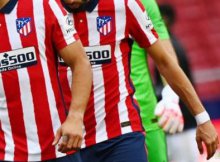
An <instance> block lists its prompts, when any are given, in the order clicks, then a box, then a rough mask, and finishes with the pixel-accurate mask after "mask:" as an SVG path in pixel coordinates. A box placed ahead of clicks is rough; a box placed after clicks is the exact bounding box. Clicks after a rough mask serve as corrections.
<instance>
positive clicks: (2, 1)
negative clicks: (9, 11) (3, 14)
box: [0, 0, 9, 9]
mask: <svg viewBox="0 0 220 162" xmlns="http://www.w3.org/2000/svg"><path fill="white" fill-rule="evenodd" d="M8 2H9V0H0V9H1V8H2V7H4V6H5V5H6V4H7V3H8Z"/></svg>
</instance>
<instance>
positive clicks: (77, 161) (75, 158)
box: [44, 152, 82, 162]
mask: <svg viewBox="0 0 220 162" xmlns="http://www.w3.org/2000/svg"><path fill="white" fill-rule="evenodd" d="M44 162H82V160H81V157H80V154H79V152H76V153H74V154H70V155H67V156H64V157H60V158H57V159H52V160H46V161H44Z"/></svg>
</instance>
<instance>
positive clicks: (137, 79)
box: [131, 0, 183, 162]
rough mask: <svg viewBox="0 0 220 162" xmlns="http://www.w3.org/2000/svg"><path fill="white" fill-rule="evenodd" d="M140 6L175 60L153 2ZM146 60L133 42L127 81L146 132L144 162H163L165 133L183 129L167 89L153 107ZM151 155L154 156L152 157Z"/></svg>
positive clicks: (175, 100)
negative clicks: (130, 82)
mask: <svg viewBox="0 0 220 162" xmlns="http://www.w3.org/2000/svg"><path fill="white" fill-rule="evenodd" d="M142 3H143V5H144V7H145V9H146V11H147V13H148V15H149V17H150V18H151V20H152V23H153V25H154V28H155V30H156V31H157V33H158V35H159V37H160V39H161V42H162V43H163V45H164V46H165V47H166V49H168V50H169V51H170V52H171V54H173V55H174V56H173V57H175V52H174V51H173V48H172V45H171V43H170V40H169V34H168V31H167V29H166V26H165V24H164V22H163V20H162V18H161V15H160V11H159V8H158V6H157V3H156V1H155V0H142ZM147 60H148V59H147V53H146V50H145V49H143V48H140V47H139V46H138V44H137V43H136V42H134V44H133V47H132V54H131V78H132V81H133V83H134V87H135V90H136V91H135V97H136V98H137V101H138V103H139V105H140V110H141V118H142V123H143V126H144V128H145V131H146V138H145V142H146V145H147V150H148V160H149V161H150V162H167V161H168V158H167V147H166V138H165V132H168V133H172V134H173V133H176V132H181V131H182V129H183V119H182V113H181V111H180V109H179V105H178V103H179V97H178V96H177V95H176V94H175V92H173V90H172V89H171V88H170V87H169V86H168V85H167V86H165V87H164V88H163V96H164V97H163V98H162V100H161V101H160V102H159V103H158V104H157V99H156V96H155V92H154V88H153V86H152V81H151V77H150V73H149V68H148V62H147ZM156 115H158V116H159V117H160V118H158V117H157V116H156ZM164 119H166V120H164ZM159 125H160V126H159ZM161 127H162V128H161ZM164 131H165V132H164ZM155 152H157V153H156V154H155Z"/></svg>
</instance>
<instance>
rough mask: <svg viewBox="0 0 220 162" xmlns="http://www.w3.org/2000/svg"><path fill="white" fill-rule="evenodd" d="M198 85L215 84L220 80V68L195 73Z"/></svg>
mask: <svg viewBox="0 0 220 162" xmlns="http://www.w3.org/2000/svg"><path fill="white" fill-rule="evenodd" d="M193 74H194V76H195V82H196V83H205V82H214V81H219V80H220V67H218V68H212V69H211V68H210V69H205V70H195V71H194V72H193Z"/></svg>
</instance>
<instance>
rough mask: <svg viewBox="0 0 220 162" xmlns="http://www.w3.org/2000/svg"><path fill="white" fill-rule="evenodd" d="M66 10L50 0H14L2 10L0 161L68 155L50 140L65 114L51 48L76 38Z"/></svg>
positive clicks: (55, 61)
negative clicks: (59, 150) (61, 151)
mask: <svg viewBox="0 0 220 162" xmlns="http://www.w3.org/2000/svg"><path fill="white" fill-rule="evenodd" d="M66 14H67V13H66V11H65V10H64V8H63V7H62V6H61V4H60V2H59V1H57V2H56V1H54V0H28V1H27V0H18V1H16V0H13V1H9V2H8V3H7V4H6V6H4V7H3V8H2V9H1V10H0V24H1V26H0V35H1V36H0V42H1V43H0V161H42V160H47V159H55V158H58V157H63V156H65V155H66V154H63V153H60V152H58V151H57V148H55V147H54V146H52V141H53V139H54V135H55V133H56V131H57V129H58V128H59V127H60V125H61V123H62V122H63V121H64V120H65V118H66V112H65V104H64V102H63V100H62V97H63V96H62V93H61V89H60V85H59V79H58V75H57V71H58V70H57V56H56V55H55V52H56V51H58V50H60V49H62V48H64V47H65V46H67V45H68V44H70V43H73V42H75V41H76V40H77V39H78V35H77V34H76V31H75V30H74V28H73V26H72V25H69V24H68V23H67V21H66V19H67V16H66ZM55 31H56V32H55ZM54 47H56V48H54ZM55 50H56V51H55ZM51 78H52V79H51Z"/></svg>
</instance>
